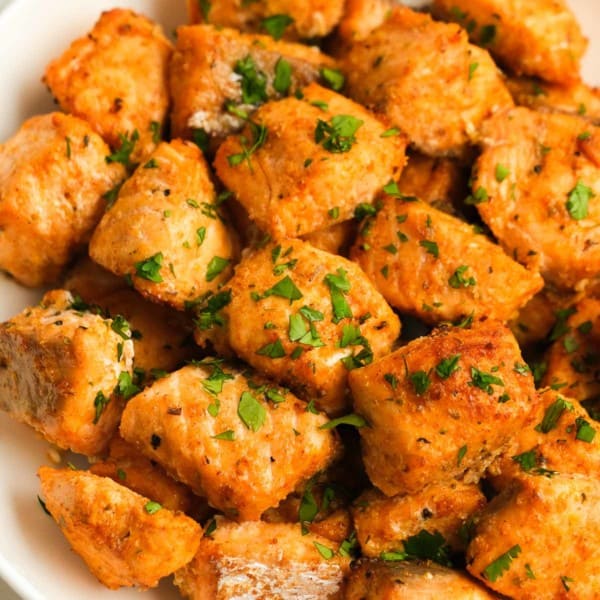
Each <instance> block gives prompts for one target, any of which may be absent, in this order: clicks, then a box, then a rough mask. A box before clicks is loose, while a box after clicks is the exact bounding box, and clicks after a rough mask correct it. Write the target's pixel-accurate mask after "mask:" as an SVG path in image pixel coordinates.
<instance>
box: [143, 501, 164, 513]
mask: <svg viewBox="0 0 600 600" xmlns="http://www.w3.org/2000/svg"><path fill="white" fill-rule="evenodd" d="M161 509H162V506H161V505H160V504H159V503H158V502H153V501H152V500H150V502H146V504H145V505H144V510H145V511H146V512H147V513H148V514H149V515H154V514H156V513H157V512H158V511H159V510H161Z"/></svg>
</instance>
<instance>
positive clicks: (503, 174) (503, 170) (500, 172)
mask: <svg viewBox="0 0 600 600" xmlns="http://www.w3.org/2000/svg"><path fill="white" fill-rule="evenodd" d="M509 175H510V169H509V168H508V167H505V166H504V165H501V164H500V163H498V164H497V165H496V181H497V182H498V183H502V182H503V181H504V180H505V179H506V178H507V177H508V176H509Z"/></svg>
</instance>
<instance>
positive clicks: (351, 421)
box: [319, 413, 368, 429]
mask: <svg viewBox="0 0 600 600" xmlns="http://www.w3.org/2000/svg"><path fill="white" fill-rule="evenodd" d="M338 425H351V426H352V427H356V428H357V429H360V428H361V427H366V426H367V425H368V423H367V421H366V419H365V418H364V417H362V416H361V415H357V414H355V413H351V414H349V415H344V416H343V417H338V418H337V419H332V420H331V421H328V422H327V423H325V424H324V425H321V426H320V427H319V429H334V428H335V427H337V426H338Z"/></svg>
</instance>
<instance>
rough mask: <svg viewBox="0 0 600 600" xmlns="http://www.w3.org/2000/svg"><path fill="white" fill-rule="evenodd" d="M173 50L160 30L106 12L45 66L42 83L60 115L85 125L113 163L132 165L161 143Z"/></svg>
mask: <svg viewBox="0 0 600 600" xmlns="http://www.w3.org/2000/svg"><path fill="white" fill-rule="evenodd" d="M172 49H173V46H172V44H171V42H170V41H169V40H168V39H167V38H166V37H165V35H164V33H163V32H162V29H161V27H160V26H159V25H157V24H155V23H153V22H152V21H150V20H149V19H147V18H146V17H144V16H142V15H139V14H136V13H134V12H133V11H130V10H125V9H119V8H117V9H113V10H109V11H106V12H103V13H102V15H101V17H100V19H99V20H98V22H97V23H96V24H95V25H94V27H93V28H92V29H91V31H90V32H89V33H88V34H87V35H85V36H83V37H81V38H79V39H77V40H75V41H74V42H73V43H72V44H71V45H70V47H69V48H68V49H67V50H66V51H65V52H64V53H63V54H62V55H61V56H60V57H58V58H56V59H55V60H53V61H52V62H51V63H50V64H49V65H48V67H47V68H46V73H45V75H44V82H45V83H46V85H47V86H48V87H49V89H50V91H51V93H52V95H53V96H54V97H55V98H56V100H57V101H58V103H59V104H60V106H61V108H62V109H63V110H65V111H66V112H68V113H71V114H73V115H75V116H77V117H81V118H82V119H85V120H86V121H88V122H89V123H90V124H91V126H92V127H93V128H94V130H95V131H96V132H97V133H99V134H100V135H101V136H102V137H103V138H104V140H105V141H106V142H107V143H108V144H109V145H110V146H111V147H112V148H113V149H114V150H115V151H116V153H115V155H114V159H119V160H120V161H121V162H122V163H123V164H126V165H127V166H130V164H133V163H138V162H140V161H141V160H142V159H143V158H144V157H145V156H147V155H148V154H150V153H151V152H152V150H153V149H154V148H155V146H156V144H157V143H158V141H160V137H161V135H162V131H163V128H164V123H165V119H166V117H167V112H168V108H169V89H168V81H167V76H168V74H167V71H168V65H169V59H170V56H171V52H172Z"/></svg>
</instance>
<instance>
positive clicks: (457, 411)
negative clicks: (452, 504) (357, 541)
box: [349, 320, 536, 496]
mask: <svg viewBox="0 0 600 600" xmlns="http://www.w3.org/2000/svg"><path fill="white" fill-rule="evenodd" d="M349 383H350V389H351V391H352V395H353V398H354V409H355V410H356V412H357V413H359V414H361V415H363V417H364V418H365V419H366V420H367V422H368V423H369V424H370V427H362V428H361V429H360V430H359V431H360V435H361V438H362V442H363V445H362V448H363V458H364V461H365V467H366V469H367V473H368V475H369V478H370V479H371V481H372V482H373V484H374V485H376V486H377V487H378V488H379V489H380V490H381V491H382V492H383V493H384V494H386V495H388V496H393V495H396V494H407V493H408V494H412V493H415V492H418V491H419V490H421V489H423V488H424V487H425V486H426V485H428V484H430V483H431V482H434V481H435V482H438V483H441V482H452V481H453V480H459V481H464V482H465V483H470V482H476V481H478V479H479V478H480V477H481V475H482V474H483V472H484V471H485V469H486V468H487V466H488V465H489V464H490V463H491V462H492V461H493V460H494V458H495V457H496V456H497V455H499V454H500V453H501V452H502V451H503V450H504V449H505V448H506V447H507V446H508V443H509V441H510V439H511V437H512V435H513V434H514V432H515V431H516V430H518V429H519V428H520V427H522V426H524V425H525V424H526V423H527V422H528V419H529V418H530V417H529V413H530V411H531V409H532V402H533V401H534V400H535V398H536V392H535V389H534V386H533V378H532V377H531V374H530V373H529V370H528V369H525V368H524V366H523V359H522V358H521V353H520V352H519V347H518V345H517V342H516V340H515V339H514V337H513V336H512V334H511V333H510V331H509V330H508V329H507V328H506V327H504V326H503V325H502V324H500V323H498V322H495V321H491V320H490V321H486V320H484V321H481V322H475V323H473V324H472V326H471V327H470V328H460V327H444V328H440V329H438V330H436V331H434V333H432V334H431V335H429V336H427V337H422V338H418V339H416V340H413V341H412V342H410V343H409V344H408V345H406V346H404V347H402V348H400V349H399V350H397V351H396V352H394V353H393V354H390V355H389V356H386V357H384V358H382V359H381V360H378V361H377V362H374V363H373V364H371V365H369V366H367V367H364V368H363V369H358V370H356V371H353V372H351V373H350V377H349Z"/></svg>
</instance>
